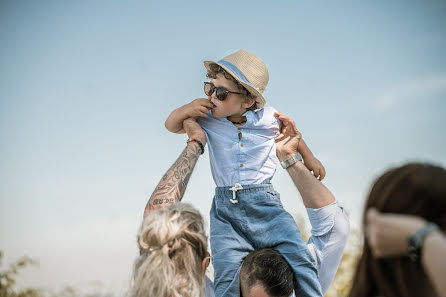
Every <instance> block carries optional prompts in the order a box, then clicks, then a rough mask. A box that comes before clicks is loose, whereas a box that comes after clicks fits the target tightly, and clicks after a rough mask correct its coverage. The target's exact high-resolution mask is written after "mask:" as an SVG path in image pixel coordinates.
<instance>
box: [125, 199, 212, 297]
mask: <svg viewBox="0 0 446 297" xmlns="http://www.w3.org/2000/svg"><path fill="white" fill-rule="evenodd" d="M207 242H208V241H207V236H206V234H205V231H204V224H203V218H202V216H201V214H200V213H199V212H198V210H196V209H195V208H194V207H192V206H191V205H190V204H186V203H175V204H173V205H171V206H170V207H168V208H165V209H161V210H156V211H152V212H151V213H149V214H148V215H147V217H146V218H145V219H144V221H143V223H142V226H141V231H140V235H139V236H138V245H139V248H140V256H139V257H138V258H137V259H136V261H135V266H134V272H133V282H132V285H131V288H130V291H129V296H130V297H143V296H144V297H155V296H156V297H196V296H197V297H201V296H204V284H205V277H204V272H203V270H202V268H201V263H202V260H203V259H204V258H205V257H206V256H208V245H207Z"/></svg>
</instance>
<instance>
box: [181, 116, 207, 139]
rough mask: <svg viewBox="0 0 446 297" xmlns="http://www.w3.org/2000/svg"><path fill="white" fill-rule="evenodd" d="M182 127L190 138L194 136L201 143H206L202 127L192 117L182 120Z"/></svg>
mask: <svg viewBox="0 0 446 297" xmlns="http://www.w3.org/2000/svg"><path fill="white" fill-rule="evenodd" d="M183 128H184V130H185V131H186V133H187V136H189V139H190V138H195V139H197V140H199V141H200V142H201V143H202V144H203V145H206V135H205V134H204V131H203V128H201V126H200V125H199V124H198V123H197V121H196V120H195V119H193V118H188V119H185V120H184V121H183Z"/></svg>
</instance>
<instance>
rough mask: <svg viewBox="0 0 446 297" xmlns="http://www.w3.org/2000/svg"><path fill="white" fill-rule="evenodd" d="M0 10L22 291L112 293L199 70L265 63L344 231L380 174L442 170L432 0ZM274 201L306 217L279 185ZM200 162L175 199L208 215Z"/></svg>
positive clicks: (2, 197) (1, 182)
mask: <svg viewBox="0 0 446 297" xmlns="http://www.w3.org/2000/svg"><path fill="white" fill-rule="evenodd" d="M361 2H362V3H359V2H358V1H326V2H322V1H231V0H229V1H220V2H216V1H215V2H213V1H163V2H161V1H105V0H103V1H13V0H4V1H1V2H0V28H1V29H0V49H1V50H0V139H1V146H0V250H3V251H4V252H5V253H6V261H7V262H8V261H12V260H13V259H15V258H17V257H19V256H22V255H25V254H26V255H28V256H31V257H35V258H37V259H39V260H40V268H38V269H30V270H28V271H27V272H26V273H25V274H24V275H23V280H24V282H25V283H27V284H30V285H38V286H44V287H49V288H60V287H61V286H63V285H66V284H69V285H75V286H83V285H86V284H87V285H88V284H92V283H91V281H97V282H95V283H94V285H97V286H102V287H103V288H105V289H106V290H112V291H114V292H123V291H124V290H125V287H126V285H127V281H128V280H129V278H130V274H131V265H132V260H133V259H134V257H135V256H136V253H137V250H136V244H135V234H136V231H137V229H138V227H139V224H140V222H141V218H142V211H143V209H144V206H145V204H146V201H147V199H148V197H149V196H150V194H151V192H152V190H153V189H154V187H155V185H156V183H157V182H158V180H159V179H160V178H161V176H162V175H163V173H164V172H165V170H167V168H168V167H169V166H170V165H171V163H173V161H174V160H175V159H176V157H177V156H178V155H179V153H180V152H181V151H182V149H183V147H184V145H185V142H186V136H185V135H175V134H171V133H169V132H167V131H166V129H165V128H164V120H165V119H166V117H167V115H168V114H169V113H170V111H171V110H172V109H174V108H176V107H178V106H180V105H183V104H185V103H187V102H188V101H190V100H193V99H195V98H199V97H204V94H203V91H202V82H203V81H204V80H205V70H204V67H203V65H202V62H203V61H204V60H208V59H211V60H215V59H219V58H221V57H223V56H226V55H228V54H230V53H232V52H234V51H236V50H238V49H240V48H244V49H246V50H248V51H251V52H253V53H254V54H256V55H258V56H259V57H261V58H262V59H263V60H264V62H265V63H266V65H267V67H268V69H269V73H270V82H269V85H268V87H267V90H266V92H265V97H266V100H267V102H268V103H269V104H270V105H272V106H274V107H275V108H276V109H278V110H279V111H282V112H285V113H287V114H288V115H290V116H291V117H292V118H294V119H295V121H296V123H297V126H298V129H299V130H300V131H301V132H302V134H303V136H304V139H305V140H306V142H307V143H308V145H309V147H310V148H311V149H312V151H313V152H314V153H315V155H316V156H317V157H318V158H319V159H320V160H321V161H322V162H323V164H324V165H325V168H326V170H327V177H326V179H325V180H324V183H325V184H326V185H327V186H328V187H329V188H330V189H331V190H332V192H333V193H334V194H335V196H336V197H337V199H338V200H339V201H340V202H341V203H342V204H343V205H344V206H345V208H346V209H347V211H348V212H349V213H350V217H351V220H352V222H353V225H355V226H358V225H359V221H360V218H361V209H362V204H363V201H364V197H365V196H366V195H367V192H368V190H369V187H370V185H371V183H372V182H373V180H374V179H375V178H376V177H377V176H378V175H379V174H380V173H382V172H383V170H385V169H387V168H389V167H392V166H395V165H400V164H402V163H403V162H408V161H413V160H418V161H430V162H434V163H437V164H440V165H442V166H445V165H446V137H445V129H446V117H445V111H446V56H445V53H446V2H445V1H442V0H426V1H367V2H364V1H361ZM273 183H274V185H275V187H276V189H277V190H278V191H279V192H280V193H281V197H282V200H283V204H284V206H285V208H286V209H287V210H289V211H290V212H291V213H292V214H295V215H296V216H306V214H305V212H304V211H303V207H302V203H301V202H300V197H299V195H298V194H297V191H296V190H295V189H294V186H293V184H292V183H291V180H290V178H289V177H288V176H287V175H286V173H285V172H284V171H283V170H282V169H281V168H278V170H277V173H276V176H275V178H274V180H273ZM213 187H214V186H213V181H212V178H211V173H210V169H209V159H208V156H207V155H205V156H203V157H202V158H201V159H200V160H199V163H198V165H197V167H196V170H195V172H194V174H193V176H192V178H191V181H190V186H189V188H188V190H187V192H186V196H185V198H184V201H189V202H192V203H193V204H194V205H195V206H197V207H198V208H199V209H200V211H201V212H202V213H203V214H204V215H205V217H206V218H207V217H208V212H209V209H210V205H211V200H212V193H213Z"/></svg>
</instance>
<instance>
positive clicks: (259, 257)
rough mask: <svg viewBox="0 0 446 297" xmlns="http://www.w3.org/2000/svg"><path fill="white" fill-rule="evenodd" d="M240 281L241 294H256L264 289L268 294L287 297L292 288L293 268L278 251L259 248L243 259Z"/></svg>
mask: <svg viewBox="0 0 446 297" xmlns="http://www.w3.org/2000/svg"><path fill="white" fill-rule="evenodd" d="M240 283H241V289H242V292H244V293H243V296H249V295H252V296H258V295H259V294H261V292H262V290H264V292H265V293H266V294H268V295H269V296H287V297H288V296H291V294H292V293H293V288H294V281H293V270H291V267H290V265H289V264H288V262H287V261H286V260H285V258H283V256H282V255H281V254H280V253H279V252H278V251H276V250H274V249H271V248H267V249H261V250H258V251H254V252H251V253H250V254H249V255H248V256H246V258H245V259H244V261H243V265H242V270H241V272H240ZM259 284H261V286H259Z"/></svg>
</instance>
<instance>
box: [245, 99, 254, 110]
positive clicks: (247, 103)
mask: <svg viewBox="0 0 446 297" xmlns="http://www.w3.org/2000/svg"><path fill="white" fill-rule="evenodd" d="M255 102H256V101H255V100H254V99H252V98H248V99H246V100H245V103H243V104H242V107H243V108H250V107H251V106H252V105H253V104H254V103H255Z"/></svg>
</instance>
